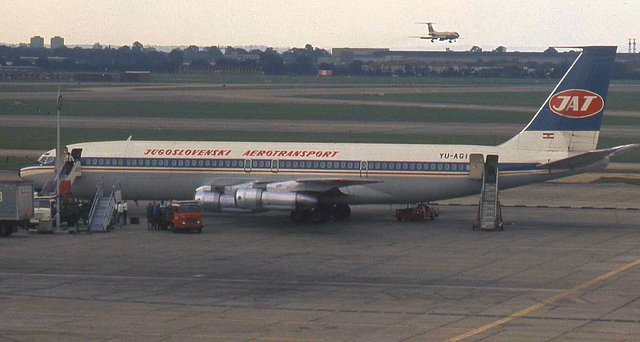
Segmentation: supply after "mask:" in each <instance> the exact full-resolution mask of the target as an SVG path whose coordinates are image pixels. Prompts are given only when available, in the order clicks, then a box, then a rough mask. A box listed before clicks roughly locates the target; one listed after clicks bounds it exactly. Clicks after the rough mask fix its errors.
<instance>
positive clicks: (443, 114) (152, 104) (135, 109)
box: [0, 100, 640, 126]
mask: <svg viewBox="0 0 640 342" xmlns="http://www.w3.org/2000/svg"><path fill="white" fill-rule="evenodd" d="M55 112H56V109H55V103H54V102H52V101H42V100H30V101H22V102H20V103H19V104H15V103H9V102H6V101H0V113H1V114H0V117H1V115H2V114H4V115H24V114H27V115H53V114H55ZM62 114H63V115H64V116H82V117H96V116H100V117H114V118H116V117H118V118H121V117H130V116H136V117H157V118H159V119H161V118H163V117H172V118H218V119H238V120H252V119H265V120H327V121H376V122H381V121H393V122H478V123H491V122H499V123H522V124H526V123H527V122H529V120H530V119H531V117H532V115H533V114H534V111H533V110H532V112H531V113H527V112H513V111H509V110H505V111H497V110H496V111H489V110H471V109H469V110H461V109H444V108H416V107H395V106H360V105H317V104H287V103H282V104H279V103H215V102H187V101H179V102H176V101H172V102H157V101H73V102H66V103H65V107H64V110H63V113H62ZM603 122H604V124H606V125H627V126H640V118H634V117H614V116H607V115H605V117H604V119H603Z"/></svg>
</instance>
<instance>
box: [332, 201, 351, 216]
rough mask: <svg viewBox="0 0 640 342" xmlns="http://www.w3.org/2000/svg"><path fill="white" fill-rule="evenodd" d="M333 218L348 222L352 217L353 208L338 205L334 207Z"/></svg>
mask: <svg viewBox="0 0 640 342" xmlns="http://www.w3.org/2000/svg"><path fill="white" fill-rule="evenodd" d="M333 216H334V217H335V218H336V220H346V219H348V218H349V216H351V208H350V207H349V205H348V204H336V205H335V206H334V207H333Z"/></svg>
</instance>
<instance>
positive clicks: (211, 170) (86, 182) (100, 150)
mask: <svg viewBox="0 0 640 342" xmlns="http://www.w3.org/2000/svg"><path fill="white" fill-rule="evenodd" d="M615 55H616V47H605V46H592V47H584V48H583V49H582V52H581V54H580V55H579V56H578V58H577V59H576V60H575V62H574V63H573V64H572V65H571V67H570V68H569V70H568V71H567V73H566V74H565V75H564V77H563V78H562V79H561V80H560V82H559V83H558V84H557V86H556V87H555V89H553V91H552V92H551V94H550V95H549V97H548V98H547V99H546V100H545V101H544V103H543V105H542V106H541V107H540V109H539V110H538V111H537V113H536V114H535V116H534V117H533V119H532V120H531V122H530V123H529V124H528V125H527V126H526V127H525V128H524V129H523V130H522V131H521V132H520V133H519V134H517V135H516V136H514V137H513V138H512V139H510V140H508V141H506V142H504V143H503V144H501V145H498V146H481V145H419V144H345V143H277V142H222V141H135V140H130V139H129V140H125V141H110V142H89V143H78V144H73V145H69V146H68V150H69V151H72V153H71V154H72V155H74V156H75V158H76V159H79V160H80V165H81V174H80V176H79V177H77V178H76V180H75V181H74V183H73V187H72V189H73V193H74V194H75V195H76V196H78V197H85V198H93V195H94V193H95V191H96V185H97V184H103V185H104V186H105V188H107V189H108V188H111V187H117V188H119V189H121V192H122V197H123V198H125V199H128V200H143V199H146V200H161V199H164V200H169V199H193V198H194V196H195V198H196V199H198V200H200V201H201V202H202V204H203V208H204V209H205V210H210V211H215V212H237V213H252V212H261V211H267V210H286V211H291V218H292V219H294V220H295V221H307V220H313V221H316V222H324V221H326V220H327V219H328V218H329V216H330V215H333V216H335V217H336V218H346V217H348V216H349V214H350V208H349V205H357V204H403V203H417V202H429V201H435V200H441V199H446V198H455V197H459V196H466V195H471V194H478V193H479V192H480V191H481V188H482V177H480V178H478V177H475V176H474V175H473V173H474V172H473V169H474V167H475V166H476V165H474V164H473V163H472V162H470V160H471V159H476V160H477V157H478V156H479V155H480V157H481V159H480V160H481V161H482V158H486V156H487V155H497V156H498V157H499V177H500V188H501V189H505V188H512V187H517V186H521V185H526V184H531V183H534V182H543V181H547V180H550V179H555V178H560V177H565V176H569V175H573V174H578V173H583V172H588V171H593V170H598V169H602V168H604V167H605V166H606V165H607V164H608V162H609V156H611V155H615V154H618V153H622V152H624V151H627V150H630V149H633V148H637V147H639V146H640V145H635V144H634V145H624V146H618V147H613V148H607V149H600V150H596V145H597V142H598V137H599V133H600V124H601V122H602V116H603V112H604V107H605V103H606V99H607V91H608V87H609V82H610V79H611V74H612V68H613V63H614V59H615ZM55 154H56V151H55V150H50V151H48V152H46V153H44V154H43V155H42V157H40V159H38V161H37V162H35V163H33V164H30V165H28V166H25V167H24V168H22V169H21V176H22V177H23V178H25V179H29V180H33V181H34V182H35V184H36V187H42V186H43V185H44V184H45V182H46V181H47V180H51V179H53V178H54V164H55ZM472 156H475V158H471V157H472Z"/></svg>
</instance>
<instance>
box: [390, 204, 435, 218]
mask: <svg viewBox="0 0 640 342" xmlns="http://www.w3.org/2000/svg"><path fill="white" fill-rule="evenodd" d="M439 214H440V213H439V210H438V208H436V209H432V208H430V207H429V205H428V204H424V203H420V204H418V206H417V207H415V208H405V209H397V210H396V214H395V216H396V219H397V220H398V221H402V220H405V221H422V220H424V219H425V218H427V217H428V218H430V219H431V220H435V218H436V217H438V215H439Z"/></svg>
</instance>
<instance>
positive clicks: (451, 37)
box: [411, 23, 461, 43]
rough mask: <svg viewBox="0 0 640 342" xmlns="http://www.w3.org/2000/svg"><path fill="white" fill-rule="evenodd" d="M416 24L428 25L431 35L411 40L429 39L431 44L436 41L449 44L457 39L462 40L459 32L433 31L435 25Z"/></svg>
mask: <svg viewBox="0 0 640 342" xmlns="http://www.w3.org/2000/svg"><path fill="white" fill-rule="evenodd" d="M416 24H426V25H427V27H428V28H429V35H428V36H411V38H419V39H428V40H431V42H432V43H433V42H435V41H436V40H439V41H445V40H448V41H449V43H451V42H452V41H456V39H461V38H460V34H459V33H458V32H451V31H441V32H439V31H436V30H434V29H433V23H416Z"/></svg>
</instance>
